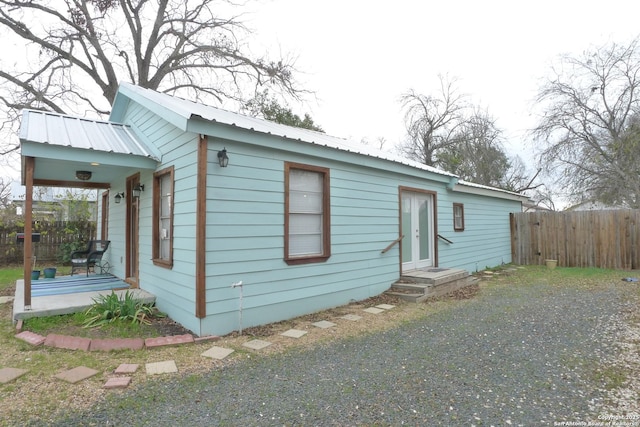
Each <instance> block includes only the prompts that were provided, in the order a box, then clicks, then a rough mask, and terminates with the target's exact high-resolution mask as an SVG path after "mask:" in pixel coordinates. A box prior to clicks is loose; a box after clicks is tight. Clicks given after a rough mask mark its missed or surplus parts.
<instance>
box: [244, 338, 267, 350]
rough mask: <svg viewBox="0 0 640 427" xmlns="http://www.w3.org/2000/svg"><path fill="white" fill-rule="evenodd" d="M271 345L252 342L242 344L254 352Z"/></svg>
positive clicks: (262, 342) (264, 342) (258, 341)
mask: <svg viewBox="0 0 640 427" xmlns="http://www.w3.org/2000/svg"><path fill="white" fill-rule="evenodd" d="M270 345H271V343H270V342H269V341H262V340H252V341H248V342H246V343H244V344H242V346H243V347H247V348H250V349H252V350H262V349H263V348H265V347H269V346H270Z"/></svg>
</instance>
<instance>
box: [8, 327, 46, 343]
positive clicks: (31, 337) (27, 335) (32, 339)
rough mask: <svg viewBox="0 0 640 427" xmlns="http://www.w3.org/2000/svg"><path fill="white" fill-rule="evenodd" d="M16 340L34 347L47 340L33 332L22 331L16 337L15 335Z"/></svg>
mask: <svg viewBox="0 0 640 427" xmlns="http://www.w3.org/2000/svg"><path fill="white" fill-rule="evenodd" d="M16 338H18V339H20V340H22V341H25V342H28V343H29V344H31V345H36V346H37V345H41V344H43V343H44V342H45V341H46V339H47V338H46V337H43V336H42V335H38V334H34V333H33V332H30V331H22V332H20V333H19V334H18V335H16Z"/></svg>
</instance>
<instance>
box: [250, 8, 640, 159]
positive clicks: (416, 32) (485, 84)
mask: <svg viewBox="0 0 640 427" xmlns="http://www.w3.org/2000/svg"><path fill="white" fill-rule="evenodd" d="M252 9H253V10H255V11H256V13H255V15H251V16H249V17H248V18H249V19H248V24H249V25H250V26H252V27H254V28H255V29H256V31H257V35H258V42H259V43H261V44H263V45H265V46H268V47H269V49H271V50H274V52H275V53H277V52H278V50H279V51H282V52H285V53H286V52H288V53H291V54H293V55H294V56H296V57H297V66H298V68H299V69H300V70H301V71H303V72H304V74H303V75H302V76H301V79H300V81H301V82H302V83H303V85H304V87H305V88H308V89H311V90H314V91H315V92H316V94H317V98H318V99H317V102H316V101H315V100H311V101H312V102H310V103H309V104H308V105H306V106H304V107H301V106H298V105H293V104H292V105H291V106H292V108H293V109H294V110H296V111H295V112H297V113H298V114H301V113H304V112H309V113H310V114H311V116H312V117H313V119H314V121H315V122H317V123H318V124H320V125H321V126H322V127H323V128H324V130H325V131H326V132H327V133H329V134H332V135H335V136H341V137H350V138H354V139H356V140H360V139H362V138H368V139H370V140H375V139H377V138H379V137H384V138H385V139H386V140H387V141H388V142H387V145H386V146H385V148H391V146H392V145H393V144H394V143H396V142H398V141H399V140H400V139H402V138H403V137H404V121H403V113H402V111H401V107H400V104H399V102H398V99H399V97H400V95H401V94H402V93H404V92H406V91H407V90H409V89H415V90H416V91H418V92H419V93H423V94H436V92H437V89H438V84H439V81H438V77H437V76H438V74H448V75H449V76H452V77H457V78H458V79H459V81H458V87H459V89H460V91H461V92H464V93H467V94H469V95H470V96H471V101H472V102H473V103H474V104H475V105H479V106H482V107H484V108H486V109H488V111H489V113H490V114H492V115H493V116H494V117H495V118H496V119H497V122H498V126H499V127H500V128H502V129H504V130H505V131H506V134H505V136H507V138H508V146H507V148H508V150H509V152H510V153H512V154H520V155H521V156H523V157H525V160H528V161H530V157H531V151H530V148H527V149H526V151H525V146H524V138H525V134H526V130H527V129H528V128H529V127H531V126H533V123H534V122H535V121H534V117H533V116H532V115H531V113H530V111H531V106H532V102H531V101H532V99H533V98H534V96H535V94H536V91H537V88H538V87H539V84H540V79H541V78H543V77H544V76H545V75H548V71H549V69H550V64H551V61H552V60H553V59H554V58H557V57H558V55H560V54H563V53H569V54H579V53H581V52H582V51H584V50H587V49H589V48H591V47H593V46H597V45H602V44H604V43H607V42H609V41H616V42H622V43H626V42H627V41H629V40H631V39H632V38H634V37H636V36H638V34H640V25H638V19H639V17H640V1H635V0H625V1H622V0H608V1H606V2H603V1H598V2H595V1H592V0H553V1H551V0H537V1H535V2H534V1H528V2H523V1H515V0H511V1H496V0H483V1H479V0H475V1H474V0H457V1H456V0H453V1H451V0H449V1H447V0H445V1H431V0H429V1H425V0H422V1H420V0H394V1H376V0H373V1H372V0H368V1H365V0H322V1H310V0H307V1H300V0H261V1H260V3H259V5H253V6H252ZM298 109H299V110H298ZM527 157H529V158H527Z"/></svg>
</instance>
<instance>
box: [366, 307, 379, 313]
mask: <svg viewBox="0 0 640 427" xmlns="http://www.w3.org/2000/svg"><path fill="white" fill-rule="evenodd" d="M362 311H364V312H365V313H371V314H380V313H384V310H383V309H381V308H375V307H369V308H365V309H364V310H362Z"/></svg>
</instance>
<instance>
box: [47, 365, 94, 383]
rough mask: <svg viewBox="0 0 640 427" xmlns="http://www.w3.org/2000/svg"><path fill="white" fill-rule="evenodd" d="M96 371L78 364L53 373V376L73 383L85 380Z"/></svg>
mask: <svg viewBox="0 0 640 427" xmlns="http://www.w3.org/2000/svg"><path fill="white" fill-rule="evenodd" d="M97 373H98V371H96V370H95V369H91V368H87V367H86V366H78V367H77V368H73V369H69V370H68V371H64V372H60V373H59V374H56V375H54V377H55V378H58V379H59V380H63V381H66V382H68V383H71V384H75V383H77V382H80V381H82V380H86V379H87V378H91V377H92V376H94V375H96V374H97Z"/></svg>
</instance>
